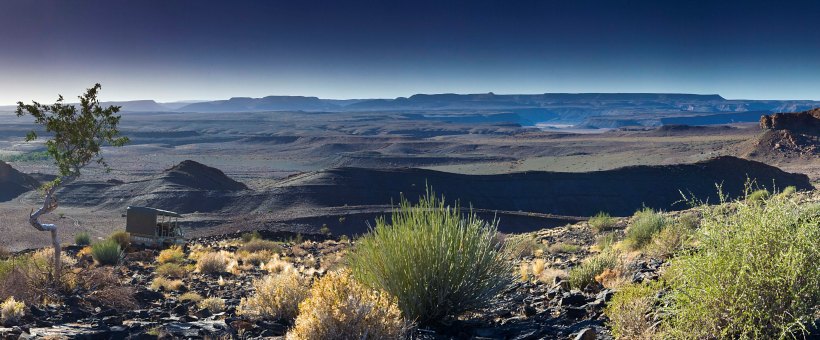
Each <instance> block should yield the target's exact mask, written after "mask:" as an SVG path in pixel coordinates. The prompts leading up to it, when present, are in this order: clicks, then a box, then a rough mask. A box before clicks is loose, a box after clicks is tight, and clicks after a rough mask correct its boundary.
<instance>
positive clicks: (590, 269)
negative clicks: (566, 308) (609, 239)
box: [569, 252, 618, 289]
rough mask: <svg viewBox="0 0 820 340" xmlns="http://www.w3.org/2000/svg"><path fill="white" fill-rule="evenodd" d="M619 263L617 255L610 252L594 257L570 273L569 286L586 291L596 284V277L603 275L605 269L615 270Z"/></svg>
mask: <svg viewBox="0 0 820 340" xmlns="http://www.w3.org/2000/svg"><path fill="white" fill-rule="evenodd" d="M617 263H618V261H617V258H616V257H615V255H614V254H612V253H609V252H606V253H600V254H598V255H595V256H592V257H590V258H588V259H587V260H586V261H584V262H582V263H581V264H580V265H578V266H577V267H575V268H572V270H570V271H569V285H570V286H571V287H573V288H577V289H584V288H586V287H587V286H589V285H591V284H592V283H594V282H595V276H597V275H599V274H601V273H603V272H604V269H607V268H608V269H612V268H615V265H616V264H617Z"/></svg>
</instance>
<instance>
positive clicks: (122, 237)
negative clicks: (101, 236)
mask: <svg viewBox="0 0 820 340" xmlns="http://www.w3.org/2000/svg"><path fill="white" fill-rule="evenodd" d="M108 238H109V239H110V240H113V241H114V242H117V244H119V245H120V249H121V250H123V251H125V250H126V249H128V247H130V246H131V235H130V234H128V232H126V231H125V230H119V231H115V232H113V233H112V234H111V236H109V237H108Z"/></svg>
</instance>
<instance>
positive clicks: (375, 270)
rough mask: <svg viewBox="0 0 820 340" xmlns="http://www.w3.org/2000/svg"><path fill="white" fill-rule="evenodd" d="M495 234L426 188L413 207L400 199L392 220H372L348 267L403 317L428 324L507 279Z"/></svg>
mask: <svg viewBox="0 0 820 340" xmlns="http://www.w3.org/2000/svg"><path fill="white" fill-rule="evenodd" d="M495 236H496V226H495V223H490V224H488V223H486V222H484V221H482V220H480V219H479V218H478V217H477V216H476V215H475V214H473V213H470V214H467V215H465V216H462V214H461V212H460V208H459V206H458V205H456V206H455V207H448V206H445V203H444V200H443V199H437V198H436V197H435V194H434V193H432V192H428V194H427V196H426V197H423V198H421V199H420V200H419V204H418V205H417V206H413V205H411V204H410V203H409V202H408V201H407V200H406V199H403V200H402V202H401V204H400V205H399V207H398V208H397V209H395V210H394V212H393V216H392V224H387V223H386V222H385V219H384V218H380V219H378V220H377V222H376V228H375V229H374V230H373V231H372V232H371V233H370V234H368V235H366V236H364V237H362V238H361V239H360V241H359V242H358V244H357V247H356V249H355V252H354V253H353V254H352V256H351V260H350V265H351V267H352V269H353V273H354V275H355V276H356V278H358V279H360V280H362V282H363V283H365V284H366V285H368V286H370V287H372V288H376V289H381V290H384V291H386V292H387V293H389V294H391V295H393V296H395V297H396V298H397V301H398V305H399V307H400V308H401V310H402V312H403V313H404V315H406V316H407V317H408V318H410V319H412V320H417V321H418V322H421V323H425V322H431V321H434V320H440V319H441V318H443V317H446V316H455V315H459V314H461V313H462V312H464V311H467V310H471V309H474V308H478V307H482V306H484V305H486V304H487V303H488V302H489V300H490V299H491V298H493V297H494V296H495V295H496V294H497V293H498V292H500V291H501V290H502V289H504V288H506V287H507V285H508V284H509V283H510V282H511V280H512V275H511V274H512V266H511V264H510V263H509V262H508V261H507V260H506V259H505V257H504V256H505V254H503V253H502V252H500V251H497V250H496V243H495Z"/></svg>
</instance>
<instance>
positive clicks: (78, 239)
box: [74, 231, 91, 247]
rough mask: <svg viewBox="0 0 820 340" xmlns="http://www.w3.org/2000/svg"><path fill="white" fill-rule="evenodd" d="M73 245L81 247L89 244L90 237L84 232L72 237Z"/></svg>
mask: <svg viewBox="0 0 820 340" xmlns="http://www.w3.org/2000/svg"><path fill="white" fill-rule="evenodd" d="M74 244H76V245H78V246H81V247H82V246H87V245H89V244H91V235H88V233H87V232H84V231H83V232H80V233H78V234H77V235H74Z"/></svg>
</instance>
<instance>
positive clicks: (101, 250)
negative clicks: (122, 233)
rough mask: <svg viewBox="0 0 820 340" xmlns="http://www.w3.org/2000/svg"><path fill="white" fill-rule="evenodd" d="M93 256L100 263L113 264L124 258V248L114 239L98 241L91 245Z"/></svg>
mask: <svg viewBox="0 0 820 340" xmlns="http://www.w3.org/2000/svg"><path fill="white" fill-rule="evenodd" d="M91 257H93V258H94V261H95V262H97V263H98V264H100V265H104V266H105V265H107V266H113V265H116V264H117V263H119V262H120V259H122V248H120V244H119V243H117V241H115V240H113V239H108V240H105V241H101V242H97V243H94V244H93V245H92V246H91Z"/></svg>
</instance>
